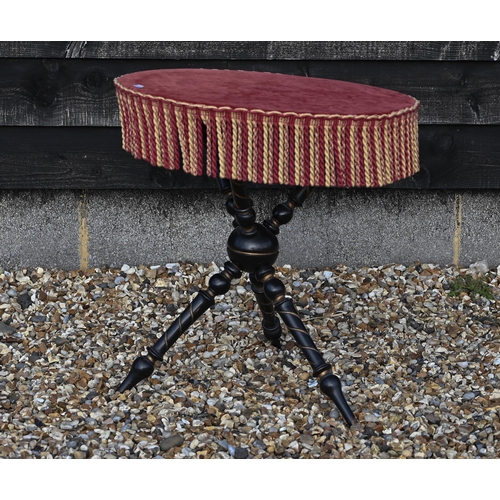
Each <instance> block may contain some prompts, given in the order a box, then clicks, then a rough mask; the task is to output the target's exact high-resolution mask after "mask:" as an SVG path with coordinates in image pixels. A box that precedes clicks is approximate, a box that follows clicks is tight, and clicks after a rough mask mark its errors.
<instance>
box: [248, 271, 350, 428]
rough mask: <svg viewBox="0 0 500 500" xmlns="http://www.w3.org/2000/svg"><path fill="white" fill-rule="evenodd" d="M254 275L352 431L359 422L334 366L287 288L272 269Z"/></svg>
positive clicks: (324, 390) (323, 389) (325, 391)
mask: <svg viewBox="0 0 500 500" xmlns="http://www.w3.org/2000/svg"><path fill="white" fill-rule="evenodd" d="M255 274H256V276H257V279H258V280H259V281H261V282H262V283H264V293H265V295H266V297H267V298H268V299H270V300H271V301H272V302H273V304H274V309H275V310H276V312H277V313H278V314H279V315H280V316H281V319H282V320H283V322H284V323H285V324H286V326H287V327H288V330H289V331H290V333H291V334H292V336H293V338H294V339H295V342H297V345H298V346H299V347H300V348H301V350H302V352H303V353H304V355H305V357H306V358H307V360H308V361H309V363H310V364H311V366H312V369H313V376H315V377H318V378H319V388H320V389H321V392H323V393H324V394H325V395H326V396H328V397H329V398H330V399H331V400H332V401H333V402H334V403H335V405H336V406H337V408H338V409H339V412H340V414H341V415H342V417H344V420H345V421H346V423H347V425H348V426H349V427H350V426H351V425H352V424H354V423H355V422H356V417H355V416H354V414H353V413H352V411H351V409H350V408H349V405H348V404H347V401H346V400H345V398H344V395H343V394H342V387H341V385H340V380H339V378H338V377H337V376H336V375H334V374H333V373H332V367H331V365H330V364H328V363H326V362H325V360H324V359H323V356H322V355H321V354H320V352H319V351H318V349H317V348H316V345H315V344H314V342H313V340H312V338H311V337H310V335H309V334H308V333H307V330H306V328H305V326H304V323H303V322H302V320H301V319H300V317H299V315H298V313H297V310H296V309H295V306H294V305H293V302H292V299H291V298H287V297H286V296H285V286H284V285H283V283H282V282H281V281H280V280H279V279H278V278H275V277H274V269H273V267H272V266H267V265H265V266H260V267H259V268H258V269H257V271H256V273H255Z"/></svg>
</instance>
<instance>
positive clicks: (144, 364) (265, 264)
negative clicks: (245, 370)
mask: <svg viewBox="0 0 500 500" xmlns="http://www.w3.org/2000/svg"><path fill="white" fill-rule="evenodd" d="M218 183H219V187H220V189H221V192H222V193H223V194H224V195H225V196H226V209H227V211H228V213H229V214H230V215H232V216H233V217H234V222H233V225H234V230H233V231H232V233H231V235H230V236H229V239H228V246H227V252H228V256H229V259H230V260H229V261H228V262H226V263H225V264H224V270H223V271H222V272H220V273H218V274H215V275H213V276H212V277H211V278H210V281H209V285H208V289H207V290H202V291H200V292H199V293H198V294H197V295H196V296H195V297H194V299H193V300H192V302H191V303H190V304H189V307H187V308H186V309H185V310H184V311H183V312H182V313H181V314H180V315H179V316H178V317H177V318H176V319H175V320H174V322H173V323H172V324H171V326H170V327H169V328H168V330H167V331H166V333H165V334H164V335H163V336H162V337H161V338H159V339H158V340H157V342H155V344H154V345H153V346H152V347H148V348H147V351H148V354H147V355H146V356H140V357H138V358H137V359H136V360H135V361H134V363H133V364H132V367H131V369H130V373H129V374H128V376H127V377H126V379H125V380H124V381H123V382H122V384H121V385H120V386H119V387H118V391H119V392H124V391H127V390H129V389H131V388H133V387H134V386H135V385H136V384H137V383H138V382H140V381H141V380H143V379H145V378H147V377H149V376H151V374H152V373H153V371H154V365H155V363H156V362H161V361H162V360H163V356H164V355H165V353H166V352H167V351H168V349H170V347H172V345H173V344H174V343H175V341H176V340H177V339H178V338H179V337H180V336H181V335H182V334H183V333H184V332H185V331H186V330H187V329H188V328H189V327H190V326H191V325H192V324H193V323H194V322H195V321H196V320H197V319H198V318H199V317H200V316H201V315H202V314H203V313H204V312H205V311H206V310H207V309H209V308H210V307H211V306H213V305H214V304H215V297H216V296H217V295H223V294H225V293H226V292H228V291H229V289H230V286H231V280H234V279H238V278H240V277H241V274H242V272H247V273H249V278H250V282H251V284H252V290H253V292H254V294H255V297H256V301H257V303H258V304H259V308H260V311H261V313H262V316H263V321H262V328H263V330H264V335H265V337H266V338H267V339H268V340H269V341H270V342H271V344H272V345H273V346H275V347H276V348H279V347H280V338H281V334H282V327H281V323H280V321H279V319H278V315H279V317H280V318H281V320H282V321H283V323H284V324H285V325H286V326H287V328H288V330H289V331H290V333H291V334H292V336H293V338H294V340H295V342H296V343H297V345H298V347H299V348H300V349H301V350H302V352H303V354H304V356H305V357H306V359H307V360H308V361H309V363H310V365H311V367H312V370H313V376H314V377H317V378H318V380H319V388H320V390H321V391H322V392H323V393H324V394H325V395H326V396H328V397H329V398H330V399H331V400H332V401H333V402H334V403H335V405H336V406H337V408H338V410H339V412H340V414H341V415H342V417H343V418H344V420H345V422H346V424H347V425H348V426H349V427H350V426H351V425H352V424H354V423H355V422H356V418H355V417H354V414H353V412H352V411H351V409H350V408H349V405H348V404H347V401H346V400H345V398H344V395H343V393H342V387H341V383H340V379H339V378H338V377H337V376H336V375H334V374H333V373H332V367H331V365H330V364H328V363H326V362H325V360H324V359H323V356H322V355H321V353H320V352H319V351H318V349H317V348H316V346H315V344H314V342H313V340H312V338H311V337H310V335H309V334H308V333H307V330H306V328H305V326H304V323H303V322H302V320H301V319H300V317H299V315H298V313H297V310H296V308H295V306H294V304H293V301H292V299H291V298H289V297H286V295H285V286H284V285H283V283H282V282H281V281H280V280H279V279H278V278H276V276H275V275H274V268H273V264H274V263H275V262H276V259H277V258H278V253H279V245H278V239H277V237H276V236H277V235H278V233H279V227H280V225H282V224H286V223H288V222H290V220H291V219H292V216H293V211H294V209H295V208H296V207H300V206H302V203H303V202H304V201H305V199H306V198H307V196H308V195H309V192H310V188H308V187H299V188H295V190H294V191H293V192H291V193H290V195H289V197H288V200H287V202H285V203H281V204H279V205H277V206H276V207H275V208H274V210H273V214H272V218H271V219H269V220H265V221H264V222H263V223H262V224H259V223H256V222H255V218H256V217H255V211H254V210H253V208H252V206H253V203H252V200H251V199H250V198H249V197H248V194H247V191H246V187H245V185H244V183H242V182H238V181H232V180H231V181H229V180H226V179H218Z"/></svg>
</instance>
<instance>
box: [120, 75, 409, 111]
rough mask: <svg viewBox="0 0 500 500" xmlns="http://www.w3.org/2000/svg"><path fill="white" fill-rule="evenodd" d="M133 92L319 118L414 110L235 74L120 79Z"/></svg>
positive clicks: (353, 87) (346, 87) (318, 85)
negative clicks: (304, 114) (309, 115)
mask: <svg viewBox="0 0 500 500" xmlns="http://www.w3.org/2000/svg"><path fill="white" fill-rule="evenodd" d="M117 81H118V83H119V84H120V85H122V86H123V87H125V88H127V89H130V90H132V91H136V92H139V93H141V94H146V95H149V96H152V97H161V98H164V99H169V100H173V101H178V102H183V103H187V104H198V105H209V106H210V105H211V106H216V107H230V108H233V109H236V108H244V109H247V110H262V111H280V112H282V113H286V112H293V113H299V114H300V113H311V114H318V115H325V114H326V115H364V116H366V115H382V114H388V113H392V112H395V111H398V110H402V109H405V108H410V107H411V106H413V105H414V104H415V99H413V98H412V97H410V96H407V95H405V94H401V93H400V92H396V91H394V90H388V89H383V88H378V87H372V86H369V85H362V84H359V83H351V82H344V81H340V80H327V79H325V78H308V77H304V76H293V75H283V74H276V73H263V72H262V73H261V72H250V71H234V70H212V69H175V70H167V71H165V70H161V69H160V70H152V71H141V72H139V73H132V74H129V75H125V76H122V77H120V78H118V80H117Z"/></svg>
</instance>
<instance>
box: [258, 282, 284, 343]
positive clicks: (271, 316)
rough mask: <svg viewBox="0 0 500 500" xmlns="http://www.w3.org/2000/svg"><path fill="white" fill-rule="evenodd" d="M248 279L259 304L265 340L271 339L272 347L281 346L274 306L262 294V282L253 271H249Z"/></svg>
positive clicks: (278, 321) (279, 327)
mask: <svg viewBox="0 0 500 500" xmlns="http://www.w3.org/2000/svg"><path fill="white" fill-rule="evenodd" d="M250 281H251V283H252V290H253V292H254V294H255V298H256V300H257V303H258V304H259V308H260V312H261V313H262V316H263V318H264V319H263V320H262V329H263V330H264V335H265V337H266V339H267V340H270V341H271V344H272V345H273V346H274V347H277V348H278V349H279V347H280V346H281V343H280V337H281V323H280V320H279V319H278V317H277V316H276V313H275V311H274V306H273V303H272V301H271V300H269V299H268V298H267V297H266V295H265V294H264V284H263V283H262V282H260V281H259V280H258V279H257V277H256V276H255V274H254V273H250Z"/></svg>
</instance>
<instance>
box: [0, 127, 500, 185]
mask: <svg viewBox="0 0 500 500" xmlns="http://www.w3.org/2000/svg"><path fill="white" fill-rule="evenodd" d="M499 137H500V126H491V125H488V126H472V125H467V126H449V125H424V126H421V127H420V163H421V171H420V172H419V173H418V174H416V175H415V176H414V177H412V178H410V179H405V180H403V181H399V182H398V183H395V184H393V185H392V186H391V187H397V188H404V189H500V141H499V140H498V138H499ZM198 188H214V189H215V188H216V183H215V181H214V180H213V179H209V178H204V177H193V176H191V175H188V174H185V173H183V172H171V171H167V170H165V169H162V168H157V167H152V166H150V165H149V164H147V163H146V162H145V161H139V160H136V159H134V158H133V157H132V155H130V154H129V153H127V152H125V151H123V150H122V148H121V131H120V128H118V127H62V128H61V127H3V128H2V129H1V134H0V189H198Z"/></svg>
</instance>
